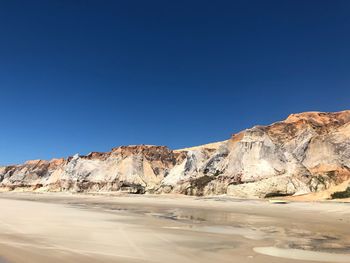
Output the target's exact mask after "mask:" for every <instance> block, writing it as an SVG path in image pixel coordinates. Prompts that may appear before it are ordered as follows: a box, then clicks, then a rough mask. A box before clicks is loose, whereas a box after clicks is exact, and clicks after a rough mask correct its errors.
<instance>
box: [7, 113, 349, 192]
mask: <svg viewBox="0 0 350 263" xmlns="http://www.w3.org/2000/svg"><path fill="white" fill-rule="evenodd" d="M349 179H350V111H342V112H336V113H322V112H306V113H300V114H292V115H290V116H289V117H288V118H287V119H286V120H284V121H281V122H277V123H274V124H271V125H269V126H255V127H253V128H251V129H247V130H244V131H242V132H240V133H237V134H234V135H233V136H232V137H231V138H230V139H228V140H226V141H222V142H217V143H212V144H207V145H202V146H198V147H192V148H186V149H181V150H170V149H168V148H167V147H165V146H150V145H136V146H122V147H117V148H114V149H112V150H111V151H110V152H107V153H98V152H92V153H90V154H88V155H86V156H79V155H75V156H73V157H69V158H67V159H54V160H51V161H43V160H35V161H28V162H26V163H24V164H21V165H12V166H3V167H0V189H1V190H2V191H13V190H16V191H19V190H23V191H74V192H112V191H122V192H127V193H137V194H142V193H180V194H186V195H220V194H227V195H230V196H235V197H243V198H263V197H272V196H285V195H297V194H305V193H310V192H318V191H323V190H326V189H328V188H329V187H331V186H334V185H337V184H341V183H342V182H344V181H346V180H349Z"/></svg>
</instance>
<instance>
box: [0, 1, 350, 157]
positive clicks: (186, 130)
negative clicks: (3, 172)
mask: <svg viewBox="0 0 350 263" xmlns="http://www.w3.org/2000/svg"><path fill="white" fill-rule="evenodd" d="M349 13H350V1H321V0H320V1H318V0H314V1H311V0H303V1H301V0H300V1H298V0H297V1H295V0H293V1H287V0H284V1H280V0H278V1H277V0H276V1H269V0H266V1H203V0H202V1H191V0H187V1H181V0H177V1H163V0H162V1H152V0H150V1H143V0H140V1H136V0H130V1H117V0H115V1H103V0H102V1H97V0H96V1H88V0H86V1H82V0H81V1H77V0H69V1H68V0H62V1H54V0H53V1H44V0H43V1H36V0H33V1H16V0H14V1H1V3H0V36H1V41H0V113H1V115H0V116H1V129H0V164H10V163H20V162H23V161H25V160H27V159H38V158H41V159H51V158H53V157H64V156H68V155H73V154H75V153H81V154H86V153H88V152H90V151H108V150H109V149H111V148H112V147H114V146H118V145H129V144H141V143H143V144H157V145H167V146H169V147H170V148H181V147H186V146H192V145H199V144H204V143H208V142H212V141H219V140H224V139H227V138H229V137H230V135H231V134H232V133H235V132H238V131H240V130H242V129H245V128H249V127H251V126H253V125H256V124H269V123H272V122H275V121H278V120H281V119H284V118H286V117H287V116H288V115H289V114H290V113H295V112H302V111H310V110H317V111H339V110H344V109H350V104H349V103H350V87H349V83H350V74H349V73H350V16H349Z"/></svg>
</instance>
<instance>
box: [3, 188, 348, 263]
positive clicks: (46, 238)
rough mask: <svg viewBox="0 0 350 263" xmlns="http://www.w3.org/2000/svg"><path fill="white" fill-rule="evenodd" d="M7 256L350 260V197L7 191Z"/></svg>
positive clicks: (9, 259)
mask: <svg viewBox="0 0 350 263" xmlns="http://www.w3.org/2000/svg"><path fill="white" fill-rule="evenodd" d="M0 206H1V213H0V262H1V263H2V262H3V261H4V262H19V263H22V262H26V263H28V262H35V263H36V262H38V263H40V262H52V263H55V262H125V263H128V262H169V263H172V262H182V263H186V262H188V263H190V262H203V263H206V262H208V263H209V262H239V263H245V262H251V263H259V262H265V263H277V262H278V263H289V262H295V263H298V262H346V263H348V262H350V204H349V203H300V202H298V203H297V202H292V203H289V204H285V205H276V204H270V203H268V202H266V201H249V200H248V201H241V200H234V199H229V198H225V197H215V198H192V197H182V196H147V195H144V196H86V195H70V194H25V193H22V194H21V193H2V194H0Z"/></svg>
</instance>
